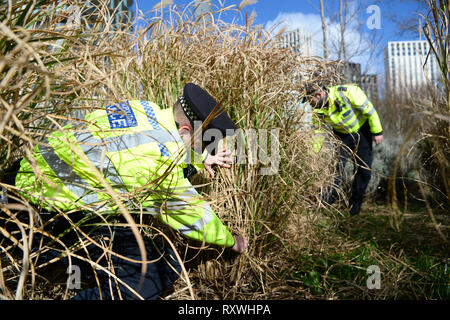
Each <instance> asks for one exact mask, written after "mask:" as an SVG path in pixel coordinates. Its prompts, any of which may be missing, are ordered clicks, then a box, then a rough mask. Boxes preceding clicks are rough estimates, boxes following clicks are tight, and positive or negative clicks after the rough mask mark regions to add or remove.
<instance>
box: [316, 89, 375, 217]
mask: <svg viewBox="0 0 450 320" xmlns="http://www.w3.org/2000/svg"><path fill="white" fill-rule="evenodd" d="M307 99H308V101H309V103H310V105H311V106H312V107H313V125H315V126H320V125H323V124H325V125H329V126H331V128H332V129H333V133H334V134H335V135H336V136H337V137H338V138H339V139H340V140H341V141H342V143H343V145H342V146H341V147H340V150H339V154H340V159H339V163H338V167H337V172H338V174H337V177H336V180H335V182H334V186H333V187H331V191H330V192H329V194H328V197H327V199H325V202H327V203H328V204H332V203H333V202H334V201H335V198H336V196H337V192H336V187H338V186H339V185H340V184H341V181H342V178H343V171H344V167H345V163H346V161H347V159H348V158H349V157H351V158H353V159H355V161H354V163H355V166H356V168H355V169H356V174H355V176H354V179H353V183H352V195H351V197H350V199H349V205H350V214H351V215H356V214H358V213H359V212H360V210H361V205H362V202H363V196H364V193H365V191H366V189H367V186H368V184H369V181H370V176H371V165H372V160H373V155H372V139H373V140H374V141H375V143H376V144H379V143H381V141H383V129H382V127H381V121H380V118H379V116H378V114H377V111H376V110H375V108H374V106H373V104H372V102H371V101H370V100H369V99H368V98H367V96H366V94H365V93H364V92H363V90H362V89H361V88H360V87H358V86H357V85H354V84H348V85H339V86H330V87H319V86H309V87H307Z"/></svg>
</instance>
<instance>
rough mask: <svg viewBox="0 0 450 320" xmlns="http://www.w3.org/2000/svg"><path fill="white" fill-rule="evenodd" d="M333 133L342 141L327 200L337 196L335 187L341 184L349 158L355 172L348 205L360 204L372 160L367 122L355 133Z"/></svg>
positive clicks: (370, 138) (370, 135)
mask: <svg viewBox="0 0 450 320" xmlns="http://www.w3.org/2000/svg"><path fill="white" fill-rule="evenodd" d="M335 134H336V136H338V137H339V139H340V140H341V141H342V146H340V147H339V161H338V164H337V168H336V171H337V175H336V178H335V181H334V186H333V187H332V191H331V198H330V200H329V202H334V199H335V198H336V197H337V192H336V188H337V187H339V186H340V185H341V184H342V181H343V178H344V168H345V164H346V163H347V161H348V159H351V160H352V161H353V164H354V166H355V170H354V171H355V172H354V178H353V182H352V195H351V197H350V199H349V205H350V207H352V206H355V205H356V206H360V205H361V204H362V201H363V197H364V194H365V192H366V189H367V186H368V185H369V181H370V177H371V167H372V161H373V152H372V133H371V132H370V126H369V122H368V121H366V123H365V124H364V125H363V126H362V127H361V129H360V130H359V131H358V132H357V133H352V134H342V133H339V132H335Z"/></svg>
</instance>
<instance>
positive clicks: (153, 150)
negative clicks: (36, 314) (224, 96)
mask: <svg viewBox="0 0 450 320" xmlns="http://www.w3.org/2000/svg"><path fill="white" fill-rule="evenodd" d="M196 121H199V122H200V123H203V124H204V126H203V128H202V129H203V131H204V130H205V129H208V128H213V129H216V130H217V129H218V130H219V131H220V132H221V133H223V134H224V135H226V134H230V132H231V133H232V132H233V131H234V130H236V129H237V127H236V125H235V124H234V123H233V121H232V120H231V119H230V117H229V116H228V115H227V114H226V112H224V110H223V109H222V108H221V107H220V105H218V104H217V102H216V101H215V100H214V98H213V97H212V96H211V95H210V94H209V93H208V92H206V91H205V90H204V89H202V88H200V87H199V86H197V85H195V84H192V83H188V84H186V85H185V86H184V89H183V93H182V95H181V96H180V97H179V99H178V100H177V102H176V103H175V104H174V106H173V108H166V109H162V108H160V107H159V106H158V105H156V104H155V103H152V102H148V101H139V100H134V101H126V102H123V103H118V104H116V105H109V106H107V107H105V108H101V109H98V110H95V111H94V112H92V113H89V114H87V115H86V116H85V117H84V119H83V121H82V122H81V124H80V123H71V124H68V125H67V126H65V127H64V128H63V130H60V131H56V132H54V133H52V134H50V135H49V136H47V137H46V139H45V140H44V143H43V144H40V145H36V146H35V148H34V150H33V155H32V157H25V158H23V159H22V160H21V161H20V165H19V164H16V165H17V168H16V169H17V170H12V174H10V175H9V176H7V177H4V178H5V179H6V180H8V179H9V180H10V181H11V183H12V184H15V186H16V188H17V190H20V195H21V196H22V197H23V198H25V199H26V200H27V201H28V202H30V203H32V204H34V205H36V206H38V207H40V208H42V209H43V210H44V211H53V212H54V211H59V212H66V213H69V214H68V216H69V217H73V216H74V215H75V214H72V213H71V212H77V213H78V214H79V213H80V211H81V212H83V213H86V211H89V210H91V211H95V212H96V214H98V213H102V212H105V213H108V212H114V210H116V211H117V212H119V210H118V208H119V207H118V206H119V205H118V204H117V201H116V200H117V199H113V200H114V201H112V199H111V194H115V196H116V197H117V198H119V199H120V201H121V202H122V203H125V205H126V207H127V210H128V211H129V212H133V210H134V211H135V212H142V211H143V212H144V213H150V214H152V215H153V216H155V217H157V218H158V219H159V220H160V221H161V222H163V223H164V224H166V225H168V226H170V227H171V228H173V229H175V230H177V231H178V232H180V233H181V234H183V235H184V236H186V237H188V238H191V239H194V240H197V241H201V242H203V243H207V244H213V245H218V246H222V247H228V248H231V250H233V251H235V252H237V253H238V254H241V253H243V252H244V251H245V250H246V247H247V244H248V241H247V239H246V238H245V236H237V235H235V236H233V235H232V234H231V233H230V232H229V230H228V228H227V227H226V226H224V225H223V224H222V222H221V221H220V220H219V219H218V217H217V216H216V214H215V213H214V212H213V210H212V209H211V207H210V206H209V204H208V203H207V202H206V201H205V200H204V199H203V198H202V197H201V196H200V195H199V194H198V193H197V191H196V190H195V189H194V188H193V186H192V185H191V183H190V182H189V180H188V178H189V177H190V176H191V175H192V174H194V173H195V172H196V171H197V170H198V169H203V168H205V169H207V170H208V172H209V173H210V175H211V176H213V175H214V171H213V169H212V167H213V166H215V165H218V166H222V167H230V164H229V163H230V162H231V159H230V158H229V156H230V153H229V152H228V151H227V150H217V152H216V153H215V155H212V154H209V153H208V152H207V150H206V149H205V152H203V153H202V152H199V150H198V149H197V150H194V144H198V142H199V141H198V137H200V140H201V137H202V135H201V132H200V135H194V124H195V122H196ZM205 124H206V125H205ZM200 145H201V141H200ZM200 150H201V149H200ZM195 159H199V160H198V161H197V162H196V161H195ZM133 193H135V194H138V195H139V196H138V197H137V198H136V197H135V198H134V199H131V200H130V199H129V195H130V194H133ZM91 215H92V214H91ZM127 222H128V223H130V221H128V220H127ZM122 225H123V224H122ZM136 230H137V229H135V231H133V229H131V230H130V228H129V226H122V227H120V226H118V225H117V226H115V227H113V232H112V233H111V232H110V231H111V225H109V226H108V225H107V226H103V227H100V228H96V229H95V230H94V231H93V233H91V234H89V236H90V237H91V239H98V241H107V240H105V239H103V240H102V239H101V237H102V236H104V238H106V237H109V238H110V239H109V241H110V245H111V246H112V247H110V250H111V251H112V252H114V253H115V254H113V255H112V258H111V259H109V261H106V260H107V259H106V258H105V257H103V256H104V251H103V250H101V249H100V250H99V248H100V246H99V245H98V243H100V242H98V243H97V245H95V243H94V244H91V245H90V246H89V247H88V249H89V250H87V252H88V253H89V257H90V261H99V264H100V265H101V266H102V267H101V268H100V269H98V268H97V269H98V270H97V271H96V272H97V274H98V278H100V279H103V280H101V282H100V285H99V286H98V287H96V288H89V289H85V290H83V291H81V292H80V293H79V294H78V295H77V296H76V297H75V299H100V298H103V299H112V298H113V297H114V295H113V294H112V291H113V290H110V288H111V286H112V287H115V288H116V289H117V290H116V291H115V292H117V294H116V295H115V298H118V297H122V298H125V299H131V298H136V297H139V298H144V299H155V298H157V297H158V296H159V295H160V294H161V293H162V292H163V291H164V290H165V289H167V288H168V287H170V286H171V285H172V283H173V282H174V281H175V280H176V279H177V278H178V276H179V274H180V271H181V266H180V264H179V263H178V261H177V259H176V257H175V254H174V252H173V250H172V249H171V248H168V246H167V245H166V246H165V247H161V246H159V247H158V246H157V245H156V244H155V243H154V242H153V241H150V239H148V237H143V239H144V243H143V244H144V246H145V249H146V262H147V263H146V267H147V268H146V270H147V271H146V273H145V274H144V275H143V277H142V276H141V270H144V269H143V268H142V264H143V263H142V261H141V260H142V256H141V252H142V251H141V250H140V248H142V246H141V247H140V246H139V245H138V243H137V241H136V239H137V238H139V236H137V237H135V236H136ZM111 234H112V235H113V236H112V239H111ZM141 244H142V243H141ZM81 251H83V250H81ZM85 251H86V250H85ZM50 252H52V251H50ZM61 253H64V248H61V249H60V250H59V251H57V250H53V252H52V253H51V254H50V255H49V254H47V256H46V257H47V258H53V257H55V256H57V255H59V254H61ZM42 256H43V257H44V256H45V255H42ZM150 260H158V261H157V262H152V263H150ZM111 265H112V266H113V270H111ZM111 275H115V276H116V277H117V278H116V279H114V278H111ZM117 279H118V281H116V280H117Z"/></svg>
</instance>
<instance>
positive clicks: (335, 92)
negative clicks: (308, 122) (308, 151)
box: [312, 84, 383, 152]
mask: <svg viewBox="0 0 450 320" xmlns="http://www.w3.org/2000/svg"><path fill="white" fill-rule="evenodd" d="M327 91H328V108H321V109H313V111H314V112H313V118H312V123H313V125H314V126H315V127H316V136H315V137H314V138H313V148H314V150H315V151H316V152H318V151H319V150H320V149H321V147H322V143H323V140H324V136H323V134H321V133H322V132H323V131H322V129H321V125H323V124H326V125H330V126H331V127H332V128H333V129H334V130H335V131H337V132H339V133H356V132H358V131H359V129H360V128H361V127H362V126H363V125H364V124H365V123H366V121H369V126H370V132H371V133H372V134H373V135H381V134H383V128H382V126H381V121H380V117H379V116H378V113H377V111H376V110H375V108H374V106H373V104H372V102H371V101H370V100H369V99H368V98H367V96H366V94H365V93H364V91H363V90H362V89H361V88H360V87H358V86H357V85H354V84H348V85H341V86H332V87H327Z"/></svg>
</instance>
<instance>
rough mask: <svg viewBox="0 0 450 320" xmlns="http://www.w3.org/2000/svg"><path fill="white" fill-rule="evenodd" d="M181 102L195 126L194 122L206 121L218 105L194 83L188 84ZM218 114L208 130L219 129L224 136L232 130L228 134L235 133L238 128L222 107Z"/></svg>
mask: <svg viewBox="0 0 450 320" xmlns="http://www.w3.org/2000/svg"><path fill="white" fill-rule="evenodd" d="M179 100H180V104H181V107H182V108H183V110H184V113H185V114H186V116H187V117H188V118H189V120H190V121H191V123H192V125H193V124H194V121H198V120H199V121H202V122H203V121H205V119H206V118H207V117H208V116H209V114H210V113H211V111H212V110H213V109H214V108H215V107H216V105H217V101H216V100H215V99H214V98H213V97H212V96H211V95H210V94H209V93H208V92H206V91H205V90H204V89H202V88H200V87H199V86H198V85H196V84H194V83H187V84H186V85H185V86H184V88H183V94H182V95H181V96H180V98H179ZM216 114H218V115H217V116H216V117H215V118H213V119H212V120H211V121H210V122H209V124H208V126H207V128H215V129H219V130H220V131H221V132H222V134H224V135H226V134H227V129H228V130H230V129H232V130H233V131H232V132H230V131H231V130H230V131H229V132H228V134H230V133H234V130H236V129H237V126H236V125H235V124H234V122H233V120H231V119H230V117H229V116H228V114H227V113H226V112H225V110H224V109H223V108H222V107H219V110H218V112H217V113H216Z"/></svg>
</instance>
